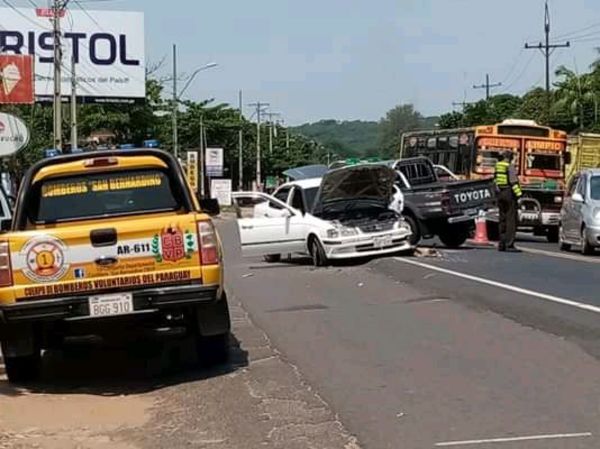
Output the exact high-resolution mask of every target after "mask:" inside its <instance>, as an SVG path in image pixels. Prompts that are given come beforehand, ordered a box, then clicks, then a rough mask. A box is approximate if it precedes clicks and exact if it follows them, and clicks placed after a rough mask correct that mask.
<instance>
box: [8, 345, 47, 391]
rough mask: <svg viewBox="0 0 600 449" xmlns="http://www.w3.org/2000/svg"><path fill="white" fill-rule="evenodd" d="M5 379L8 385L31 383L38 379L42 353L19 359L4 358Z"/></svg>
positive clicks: (37, 352)
mask: <svg viewBox="0 0 600 449" xmlns="http://www.w3.org/2000/svg"><path fill="white" fill-rule="evenodd" d="M4 366H5V368H6V377H8V381H9V382H10V383H17V384H18V383H26V382H33V381H35V380H37V379H39V378H40V375H41V373H42V353H41V351H36V353H35V354H32V355H28V356H21V357H4Z"/></svg>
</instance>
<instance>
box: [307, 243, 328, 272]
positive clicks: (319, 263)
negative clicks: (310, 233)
mask: <svg viewBox="0 0 600 449" xmlns="http://www.w3.org/2000/svg"><path fill="white" fill-rule="evenodd" d="M310 256H311V257H312V262H313V265H314V266H315V267H325V266H327V264H328V260H327V255H326V254H325V250H324V249H323V245H321V242H319V239H317V238H315V237H313V238H312V239H311V241H310Z"/></svg>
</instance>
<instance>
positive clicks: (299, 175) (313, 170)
mask: <svg viewBox="0 0 600 449" xmlns="http://www.w3.org/2000/svg"><path fill="white" fill-rule="evenodd" d="M328 170H329V169H328V168H327V166H325V165H305V166H303V167H296V168H290V169H289V170H287V171H284V172H283V174H284V175H285V176H287V177H288V178H290V179H291V180H292V181H300V180H302V179H311V178H321V177H322V176H323V175H324V174H325V173H327V171H328Z"/></svg>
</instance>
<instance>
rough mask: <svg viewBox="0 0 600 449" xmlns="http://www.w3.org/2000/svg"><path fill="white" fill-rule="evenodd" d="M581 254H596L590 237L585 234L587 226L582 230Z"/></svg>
mask: <svg viewBox="0 0 600 449" xmlns="http://www.w3.org/2000/svg"><path fill="white" fill-rule="evenodd" d="M581 254H583V255H584V256H591V255H592V254H594V248H593V247H592V245H590V242H588V239H587V237H586V235H585V228H583V229H582V230H581Z"/></svg>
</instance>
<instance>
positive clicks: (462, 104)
mask: <svg viewBox="0 0 600 449" xmlns="http://www.w3.org/2000/svg"><path fill="white" fill-rule="evenodd" d="M470 104H473V103H471V102H468V101H453V102H452V107H455V108H457V107H459V106H460V107H461V108H462V110H463V112H464V110H465V108H466V107H467V106H468V105H470Z"/></svg>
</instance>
